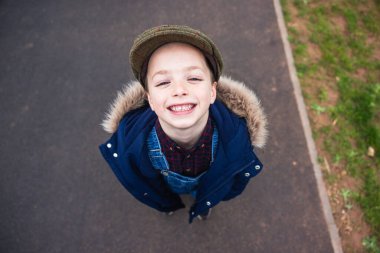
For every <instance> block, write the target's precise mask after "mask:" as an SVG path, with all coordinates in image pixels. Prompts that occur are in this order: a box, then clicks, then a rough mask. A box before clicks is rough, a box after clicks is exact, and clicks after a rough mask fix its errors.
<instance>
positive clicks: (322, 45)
mask: <svg viewBox="0 0 380 253" xmlns="http://www.w3.org/2000/svg"><path fill="white" fill-rule="evenodd" d="M369 2H371V1H367V0H346V1H344V0H341V1H333V3H327V4H326V3H323V4H322V3H318V2H315V1H314V2H313V1H307V0H282V1H281V4H282V7H283V13H284V17H285V21H286V22H287V23H290V22H291V21H292V19H294V18H301V19H302V20H303V21H304V22H305V23H306V27H307V29H308V33H309V34H310V36H309V37H308V38H305V35H301V34H300V32H299V31H297V29H295V28H294V27H290V26H289V25H288V33H289V41H290V43H291V45H292V48H293V55H294V58H295V65H296V69H297V74H298V77H299V79H300V82H301V86H302V87H310V86H311V85H313V80H316V79H318V78H319V79H318V80H321V79H320V72H318V71H319V70H322V69H323V70H324V71H323V73H326V80H337V81H336V83H335V85H336V87H335V88H336V90H337V92H338V93H339V100H338V102H337V104H336V105H335V106H328V107H326V106H324V105H322V103H326V102H328V93H327V90H326V88H324V87H319V86H318V89H317V92H315V94H308V93H306V92H305V91H303V94H305V100H306V102H307V103H308V104H309V105H310V108H311V109H312V111H313V112H314V113H315V114H316V115H318V114H321V113H328V114H329V116H330V118H331V119H337V120H338V123H337V127H338V129H339V131H336V130H334V129H333V127H323V128H321V129H318V130H316V129H313V136H314V138H315V137H318V138H320V137H323V138H325V139H324V142H323V143H324V147H323V148H324V150H325V151H327V152H328V153H329V154H330V155H331V157H333V160H334V163H335V164H339V165H341V166H343V167H344V168H345V169H346V170H347V172H348V173H349V174H350V175H351V176H353V177H354V178H357V180H361V181H362V182H363V187H362V189H361V190H360V192H359V193H358V194H355V195H354V196H353V195H350V193H351V190H350V189H344V191H343V192H342V195H343V194H344V198H345V202H346V200H347V201H348V199H350V201H351V199H352V200H354V201H356V202H357V203H358V204H360V206H361V208H362V210H363V212H364V215H365V218H366V220H367V222H368V223H369V224H370V226H371V228H372V232H373V234H372V236H371V237H368V238H366V239H365V240H364V241H363V245H364V247H365V248H366V250H367V252H379V242H380V167H379V164H380V128H379V126H380V61H379V60H378V59H375V58H374V57H372V56H373V53H374V49H375V48H374V45H373V44H372V45H370V43H369V40H368V39H369V38H372V41H379V40H380V26H379V25H378V24H379V23H380V0H376V1H375V2H373V3H374V4H373V6H368V3H369ZM290 3H292V4H293V5H294V6H295V7H296V9H297V12H298V14H297V15H298V16H297V17H293V16H292V15H291V13H290V11H289V9H288V6H289V4H290ZM293 15H294V14H293ZM336 20H338V21H339V22H342V20H343V22H344V23H343V24H342V23H340V25H339V26H338V25H336V23H334V22H337V21H336ZM342 26H343V28H342ZM308 43H314V44H315V45H317V46H318V47H319V49H320V51H321V58H320V59H319V60H318V62H313V61H312V59H309V57H308V51H307V46H308ZM378 50H379V49H378ZM358 73H361V74H360V75H359V74H358ZM322 80H323V79H322ZM318 85H320V84H318ZM369 146H371V147H373V148H374V149H375V151H376V153H375V154H376V155H375V157H373V158H369V157H367V155H366V154H367V150H368V147H369ZM335 180H336V178H335V177H334V176H331V175H330V176H328V177H327V181H328V182H329V181H335ZM347 203H348V206H350V205H351V203H350V202H347Z"/></svg>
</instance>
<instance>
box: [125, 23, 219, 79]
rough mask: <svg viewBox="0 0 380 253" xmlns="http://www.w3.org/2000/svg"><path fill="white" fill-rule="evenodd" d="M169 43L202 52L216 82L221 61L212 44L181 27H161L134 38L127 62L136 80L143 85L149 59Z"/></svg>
mask: <svg viewBox="0 0 380 253" xmlns="http://www.w3.org/2000/svg"><path fill="white" fill-rule="evenodd" d="M170 42H182V43H187V44H190V45H192V46H194V47H196V48H198V49H200V50H201V51H202V53H203V54H204V56H205V58H206V61H207V63H208V65H209V66H210V68H211V71H212V72H213V74H214V78H215V80H216V81H218V80H219V77H220V75H221V73H222V70H223V59H222V55H221V54H220V52H219V50H218V48H217V47H216V45H215V44H214V42H213V41H212V40H211V39H210V38H209V37H207V36H206V34H204V33H202V32H201V31H198V30H195V29H193V28H191V27H188V26H183V25H161V26H157V27H153V28H150V29H148V30H146V31H144V32H143V33H141V34H140V35H138V36H137V37H136V39H135V40H134V42H133V45H132V48H131V50H130V52H129V62H130V64H131V67H132V71H133V74H134V76H135V77H136V79H137V80H139V81H140V83H141V84H142V85H145V83H144V82H145V77H146V74H147V67H148V62H149V58H150V56H151V55H152V53H153V52H154V51H155V50H156V49H157V48H159V47H160V46H162V45H164V44H166V43H170Z"/></svg>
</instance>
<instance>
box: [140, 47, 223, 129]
mask: <svg viewBox="0 0 380 253" xmlns="http://www.w3.org/2000/svg"><path fill="white" fill-rule="evenodd" d="M147 86H148V89H147V90H148V92H147V96H148V100H149V104H150V107H151V108H152V110H153V111H155V113H156V114H157V116H158V119H159V121H160V124H161V126H162V128H163V129H164V130H165V132H167V131H169V132H170V131H173V130H174V131H175V130H180V129H189V128H196V127H197V126H198V127H199V126H201V125H203V126H204V125H205V124H206V122H207V119H208V114H209V107H210V104H212V103H214V101H215V99H216V82H214V83H211V73H210V70H209V68H208V67H207V64H206V60H205V58H204V56H203V54H202V53H201V51H199V50H198V49H196V48H195V47H192V46H190V45H188V44H184V43H169V44H165V45H163V46H161V47H160V48H158V49H157V50H156V51H155V52H154V53H153V54H152V56H151V58H150V60H149V63H148V72H147ZM167 134H169V133H168V132H167Z"/></svg>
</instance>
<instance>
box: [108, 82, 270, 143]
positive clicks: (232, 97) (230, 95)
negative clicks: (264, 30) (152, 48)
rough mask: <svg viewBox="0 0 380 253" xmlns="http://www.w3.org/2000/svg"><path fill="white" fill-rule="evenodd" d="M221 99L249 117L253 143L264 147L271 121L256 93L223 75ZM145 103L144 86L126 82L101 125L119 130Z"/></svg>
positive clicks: (237, 113)
mask: <svg viewBox="0 0 380 253" xmlns="http://www.w3.org/2000/svg"><path fill="white" fill-rule="evenodd" d="M217 98H218V100H220V101H221V102H222V103H223V104H224V105H226V106H227V107H228V108H229V109H230V110H231V111H232V112H234V113H235V114H236V115H237V116H238V117H242V118H245V120H246V124H247V128H248V131H249V135H250V140H251V144H252V145H253V146H254V147H258V148H262V147H263V146H264V145H265V142H266V139H267V129H266V127H267V120H266V116H265V114H264V112H263V109H262V106H261V104H260V101H259V99H258V98H257V96H256V95H255V93H254V92H253V91H252V90H250V89H249V88H247V87H246V86H245V85H244V84H243V83H241V82H238V81H235V80H233V79H231V78H230V77H226V76H221V77H220V79H219V81H218V85H217ZM144 105H147V99H146V94H145V91H144V89H143V88H142V85H141V84H140V83H139V82H137V81H132V82H131V83H129V84H127V85H125V86H124V87H123V89H122V90H121V91H119V92H118V94H117V97H116V99H115V100H114V101H113V103H112V104H111V105H110V108H109V110H108V113H107V114H106V118H105V119H104V120H103V122H102V124H101V125H102V126H103V129H104V130H105V131H106V132H109V133H115V132H116V130H117V128H118V126H119V124H120V121H121V120H122V118H123V116H124V115H125V114H126V113H128V112H131V111H133V110H135V109H138V108H141V109H142V107H144ZM211 109H212V108H211Z"/></svg>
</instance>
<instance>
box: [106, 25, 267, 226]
mask: <svg viewBox="0 0 380 253" xmlns="http://www.w3.org/2000/svg"><path fill="white" fill-rule="evenodd" d="M130 63H131V67H132V70H133V73H134V75H135V77H136V78H137V79H138V81H139V82H132V84H131V85H129V86H126V87H125V88H124V90H123V92H121V93H119V94H118V97H117V99H116V100H115V102H114V103H113V104H112V106H111V108H110V111H109V113H108V115H107V119H106V120H104V122H103V124H102V125H103V127H104V129H105V130H106V131H108V132H110V133H113V135H112V136H111V138H110V139H109V140H108V141H107V142H106V143H104V144H102V145H100V146H99V148H100V151H101V153H102V154H103V157H104V158H105V159H106V161H107V162H108V164H109V165H110V166H111V168H112V170H113V171H114V173H115V175H116V176H117V178H118V179H119V180H120V182H121V183H122V184H123V185H124V187H125V188H126V189H127V190H128V191H129V192H130V193H131V194H132V195H133V196H134V197H135V198H136V199H138V200H140V201H141V202H143V203H144V204H146V205H148V206H150V207H152V208H155V209H157V210H159V211H162V212H166V213H168V214H170V213H172V212H174V211H176V210H178V209H180V208H184V207H185V206H184V204H183V202H182V200H181V198H180V194H191V195H192V196H193V197H194V198H195V201H194V204H193V205H192V207H191V208H190V211H189V222H190V223H191V222H192V220H193V218H194V217H198V218H200V219H202V220H205V219H207V217H208V216H209V215H210V210H211V208H212V207H213V206H215V205H217V204H218V203H219V202H220V201H222V200H224V201H225V200H229V199H232V198H234V197H236V196H237V195H239V194H240V193H241V192H242V191H243V190H244V188H245V187H246V185H247V183H248V181H249V179H250V178H252V177H254V176H256V175H257V174H258V173H259V172H260V171H261V170H262V164H261V162H260V161H259V160H258V158H257V157H256V155H255V153H254V152H253V146H257V147H262V146H263V145H264V143H265V139H266V135H267V132H266V118H265V115H264V113H263V111H262V108H261V106H260V103H259V101H258V99H257V98H256V96H255V95H254V93H253V92H251V91H250V90H249V89H248V88H246V87H245V86H244V85H243V84H241V83H238V82H236V81H233V80H232V79H229V78H226V77H222V76H221V72H222V69H223V61H222V57H221V55H220V52H219V50H218V49H217V48H216V46H215V44H214V43H213V42H212V41H211V39H210V38H208V37H207V36H206V35H205V34H203V33H202V32H200V31H198V30H195V29H192V28H190V27H187V26H177V25H163V26H159V27H154V28H151V29H148V30H147V31H145V32H143V33H142V34H141V35H139V36H138V37H137V38H136V39H135V41H134V44H133V46H132V48H131V51H130ZM146 100H147V102H146Z"/></svg>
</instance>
